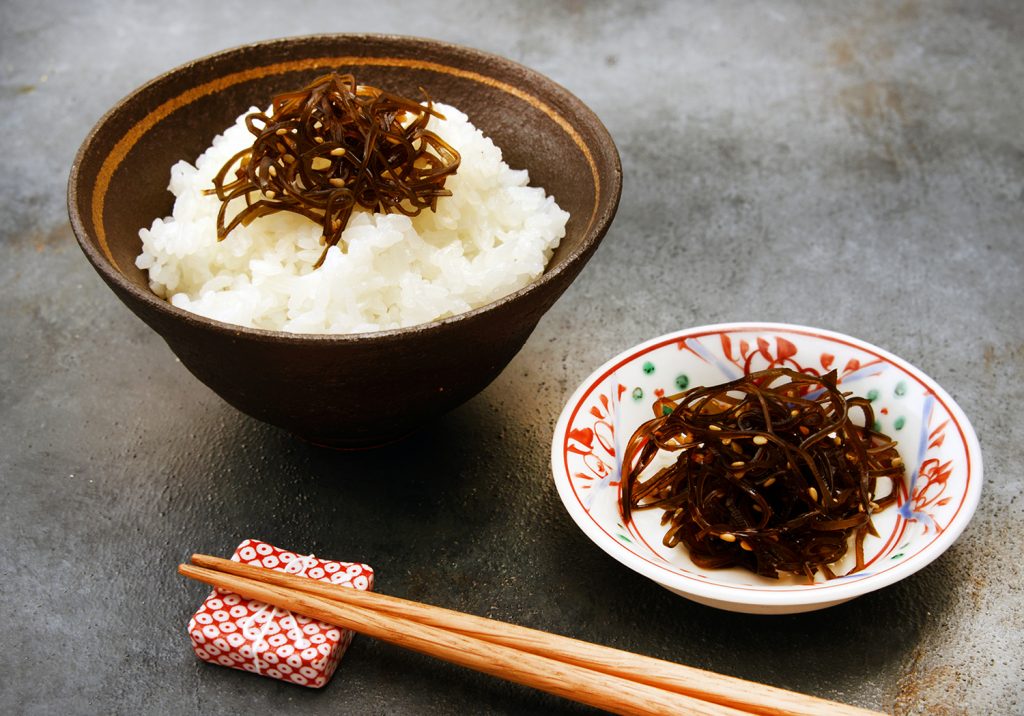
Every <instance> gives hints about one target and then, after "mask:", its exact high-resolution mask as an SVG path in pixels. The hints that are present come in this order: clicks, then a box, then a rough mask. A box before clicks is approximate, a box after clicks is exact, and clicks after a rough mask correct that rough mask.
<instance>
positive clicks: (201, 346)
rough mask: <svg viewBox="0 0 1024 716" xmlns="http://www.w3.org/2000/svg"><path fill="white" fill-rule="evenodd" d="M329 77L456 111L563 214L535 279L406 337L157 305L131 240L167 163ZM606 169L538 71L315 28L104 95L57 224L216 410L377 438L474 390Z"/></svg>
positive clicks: (600, 200) (610, 209)
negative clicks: (106, 105) (249, 320)
mask: <svg viewBox="0 0 1024 716" xmlns="http://www.w3.org/2000/svg"><path fill="white" fill-rule="evenodd" d="M329 71H342V72H344V71H351V72H354V73H355V74H356V75H357V77H358V78H359V79H360V81H361V82H364V83H367V84H373V85H377V86H381V87H386V88H388V89H391V90H393V91H396V92H399V93H403V94H407V95H410V96H413V95H415V94H416V93H417V89H418V88H419V87H420V86H423V87H427V88H429V91H430V94H431V96H432V97H433V98H434V99H435V100H436V101H439V102H444V103H447V104H451V105H454V106H456V107H458V108H459V109H461V110H463V111H464V112H466V113H467V114H468V115H469V117H470V120H471V121H472V122H473V123H474V124H475V125H476V126H477V127H478V128H480V129H481V130H483V132H484V134H486V135H487V136H489V137H491V138H492V139H493V140H494V142H495V143H496V144H497V145H498V146H499V147H501V149H502V153H503V155H504V158H505V161H506V162H507V163H508V164H509V165H510V166H512V167H513V168H525V169H528V170H529V172H530V179H531V184H533V185H535V186H543V187H544V188H545V189H546V190H547V192H548V193H549V194H551V195H553V196H554V197H555V199H556V201H557V202H558V203H559V205H560V206H561V207H562V208H563V209H565V210H567V211H568V212H569V213H570V215H571V218H570V220H569V223H568V225H567V227H566V236H565V238H564V239H563V240H562V243H561V245H560V246H559V248H558V250H557V251H556V253H555V255H554V257H553V258H552V260H551V261H550V263H549V264H548V267H547V269H546V271H545V273H544V274H543V276H541V277H540V278H539V279H537V280H536V281H534V282H533V283H532V284H530V285H528V286H527V287H525V288H523V289H521V290H519V291H517V292H515V293H513V294H511V295H508V296H505V297H504V298H501V299H499V300H497V301H495V302H493V303H491V304H489V305H487V306H484V307H482V308H479V309H476V310H473V311H470V312H467V313H463V314H460V315H457V316H454V317H451V318H447V319H444V320H440V321H437V322H433V323H428V324H423V325H420V326H415V327H411V328H407V329H401V330H389V331H381V332H376V333H363V334H347V335H305V334H290V333H282V332H273V331H264V330H257V329H250V328H243V327H240V326H235V325H230V324H226V323H221V322H218V321H215V320H212V319H208V318H204V317H202V316H199V315H195V314H191V313H188V312H186V311H183V310H181V309H178V308H175V307H174V306H171V305H170V304H169V303H167V302H165V301H164V300H162V299H161V298H159V297H157V296H156V295H154V294H153V293H152V292H151V291H150V290H149V288H148V283H147V277H146V275H145V272H144V271H142V270H140V269H138V268H136V266H135V257H136V256H137V255H138V254H139V251H140V245H141V244H140V239H139V236H138V232H139V229H140V228H142V227H145V226H149V225H150V224H151V223H152V221H153V219H155V218H157V217H162V216H166V215H168V214H169V213H170V209H171V206H172V203H173V197H172V195H171V194H170V193H169V192H168V191H167V180H168V176H169V173H170V168H171V166H172V165H173V164H174V163H176V162H177V161H179V160H181V159H187V160H189V161H192V160H194V159H195V157H196V156H198V155H199V154H200V153H202V151H203V150H204V149H205V148H206V147H207V146H208V145H209V144H210V142H211V141H212V139H213V137H214V136H216V135H217V134H218V133H220V132H221V131H223V129H224V128H225V127H227V126H229V125H230V124H231V123H233V122H234V120H235V118H236V117H237V116H238V115H239V113H241V112H243V111H245V109H247V108H248V107H249V106H251V105H263V104H265V103H266V102H267V101H268V99H269V98H270V97H271V96H273V95H274V94H276V93H279V92H281V91H285V90H288V89H294V88H296V87H299V86H302V85H304V84H306V83H308V82H309V81H311V80H312V79H314V78H315V77H317V76H319V75H321V74H324V73H326V72H329ZM621 187H622V170H621V165H620V163H619V157H618V153H617V151H616V148H615V145H614V143H613V141H612V139H611V137H610V136H609V134H608V132H607V130H606V129H605V128H604V126H603V125H602V124H601V122H600V120H599V119H598V118H597V117H596V116H595V115H594V114H593V112H591V111H590V110H589V109H588V108H587V107H586V106H585V105H584V104H583V103H582V102H580V100H579V99H577V98H576V97H574V96H573V95H571V94H570V93H569V92H567V91H566V90H565V89H564V88H562V87H560V86H558V85H557V84H555V83H554V82H552V81H551V80H549V79H547V78H546V77H544V76H542V75H540V74H538V73H536V72H534V71H532V70H529V69H527V68H525V67H523V66H521V65H518V64H516V63H514V62H511V61H509V60H506V59H503V58H501V57H497V56H494V55H490V54H486V53H483V52H479V51H476V50H472V49H468V48H465V47H459V46H455V45H450V44H445V43H441V42H436V41H432V40H425V39H418V38H409V37H395V36H381V35H325V36H313V37H300V38H290V39H283V40H273V41H268V42H261V43H256V44H253V45H247V46H244V47H240V48H236V49H233V50H228V51H225V52H221V53H218V54H215V55H211V56H209V57H206V58H203V59H199V60H196V61H194V62H190V63H188V64H186V65H183V66H181V67H178V68H177V69H174V70H171V71H170V72H168V73H166V74H164V75H162V76H160V77H158V78H156V79H154V80H153V81H151V82H149V83H148V84H146V85H144V86H143V87H141V88H139V89H138V90H136V91H135V92H133V93H132V94H130V95H129V96H128V97H126V98H125V99H123V100H122V101H120V102H119V103H118V104H117V105H116V106H115V107H114V108H113V109H111V110H110V112H108V113H107V114H106V116H104V117H103V118H102V119H101V120H100V121H99V123H98V124H97V125H96V127H95V128H94V129H93V130H92V132H91V133H90V134H89V136H88V137H87V138H86V140H85V142H84V144H83V145H82V148H81V149H80V150H79V153H78V156H77V157H76V159H75V162H74V165H73V166H72V169H71V176H70V180H69V186H68V209H69V214H70V217H71V224H72V227H73V228H74V231H75V235H76V236H77V237H78V241H79V244H80V245H81V247H82V250H83V252H84V253H85V255H86V257H88V259H89V260H90V262H91V263H92V264H93V266H94V268H95V269H96V271H97V272H98V273H99V274H100V276H101V277H102V278H103V279H104V280H105V281H106V282H107V284H108V285H109V286H110V287H111V288H112V289H113V291H114V293H115V294H117V296H118V298H120V299H121V300H122V301H123V302H124V303H125V304H126V305H127V306H128V307H129V308H130V309H131V310H132V311H133V312H134V313H135V314H136V315H138V316H139V317H140V318H141V319H142V320H143V321H145V322H146V323H147V324H148V325H149V326H150V327H152V328H153V329H154V330H155V331H156V332H157V333H159V334H160V335H161V336H162V337H163V338H164V340H165V341H166V342H167V344H168V345H169V346H170V347H171V350H173V351H174V353H175V354H176V355H177V356H178V357H179V358H180V359H181V362H182V363H183V364H184V365H185V366H186V367H187V368H188V369H189V370H190V371H191V372H192V373H193V374H194V375H195V376H196V377H197V378H199V379H200V380H201V381H202V382H203V383H205V384H206V385H208V386H209V387H210V388H212V389H213V390H214V391H216V392H217V393H218V394H219V395H220V396H221V397H223V398H224V399H225V400H226V401H227V402H229V403H230V404H231V405H233V406H235V407H236V408H238V409H239V410H242V411H243V412H245V413H248V414H249V415H252V416H253V417H255V418H258V419H260V420H263V421H266V422H268V423H271V424H274V425H277V426H280V427H282V428H285V429H287V430H290V431H292V432H294V433H296V434H298V435H300V436H302V437H304V438H306V439H308V440H311V441H313V442H317V443H321V444H327V445H332V446H337V447H365V446H371V445H377V444H382V443H385V442H389V441H391V440H394V439H396V438H399V437H401V436H402V435H404V434H406V433H408V432H410V431H412V430H414V429H415V428H416V427H417V426H418V425H421V424H423V423H424V422H425V421H426V420H428V419H430V418H431V417H434V416H437V415H440V414H442V413H444V412H445V411H448V410H450V409H451V408H454V407H455V406H457V405H459V404H461V403H462V402H464V401H466V400H467V399H469V398H470V397H472V396H473V395H475V394H476V393H478V392H479V391H480V390H482V389H483V388H484V387H485V386H487V385H488V384H489V383H490V382H491V381H492V380H493V379H494V378H495V377H496V376H497V375H498V374H499V373H500V372H501V371H502V369H503V368H504V367H505V366H506V365H507V364H508V362H509V361H510V360H511V359H512V357H513V356H514V355H515V354H516V353H517V352H518V351H519V349H520V348H521V347H522V345H523V344H524V343H525V341H526V339H527V338H528V337H529V335H530V333H531V332H532V331H533V329H534V327H535V326H536V324H537V322H538V321H539V320H540V318H541V316H542V315H543V314H544V313H545V311H547V310H548V309H549V308H550V307H551V305H552V304H553V303H554V302H555V300H556V299H557V298H558V297H559V296H560V295H561V294H562V292H563V291H565V289H566V288H567V287H568V286H569V284H570V283H571V282H572V281H573V279H574V278H575V277H576V276H577V275H578V273H579V271H580V270H581V269H582V268H583V266H584V265H585V264H586V262H587V261H588V260H589V259H590V257H591V255H592V254H593V252H594V251H595V250H596V248H597V246H598V244H599V243H600V241H601V239H602V238H603V236H604V234H605V232H606V231H607V229H608V226H609V224H610V223H611V220H612V218H613V216H614V215H615V211H616V208H617V206H618V201H619V195H620V192H621Z"/></svg>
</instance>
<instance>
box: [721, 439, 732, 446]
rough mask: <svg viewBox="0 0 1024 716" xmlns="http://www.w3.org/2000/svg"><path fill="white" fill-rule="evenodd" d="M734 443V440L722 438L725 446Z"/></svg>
mask: <svg viewBox="0 0 1024 716" xmlns="http://www.w3.org/2000/svg"><path fill="white" fill-rule="evenodd" d="M731 443H732V438H722V444H723V445H729V444H731Z"/></svg>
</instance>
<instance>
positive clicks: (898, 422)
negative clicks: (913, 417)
mask: <svg viewBox="0 0 1024 716" xmlns="http://www.w3.org/2000/svg"><path fill="white" fill-rule="evenodd" d="M906 424H907V419H906V418H904V417H903V416H900V417H898V418H896V422H894V423H893V424H892V426H893V427H894V428H895V429H896V430H902V429H903V426H904V425H906Z"/></svg>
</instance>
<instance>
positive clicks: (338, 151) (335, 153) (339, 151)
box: [331, 147, 346, 157]
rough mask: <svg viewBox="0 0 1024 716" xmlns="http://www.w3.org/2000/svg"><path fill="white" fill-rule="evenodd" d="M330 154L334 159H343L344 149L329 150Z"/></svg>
mask: <svg viewBox="0 0 1024 716" xmlns="http://www.w3.org/2000/svg"><path fill="white" fill-rule="evenodd" d="M331 154H332V155H333V156H335V157H343V156H345V154H346V150H345V147H335V148H334V149H332V150H331Z"/></svg>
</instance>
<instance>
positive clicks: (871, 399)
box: [868, 389, 878, 403]
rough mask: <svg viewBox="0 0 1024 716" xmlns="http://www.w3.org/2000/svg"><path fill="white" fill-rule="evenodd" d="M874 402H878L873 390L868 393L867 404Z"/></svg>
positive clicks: (875, 391)
mask: <svg viewBox="0 0 1024 716" xmlns="http://www.w3.org/2000/svg"><path fill="white" fill-rule="evenodd" d="M876 400H878V391H877V390H874V389H872V390H869V391H868V402H870V403H873V402H875V401H876Z"/></svg>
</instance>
